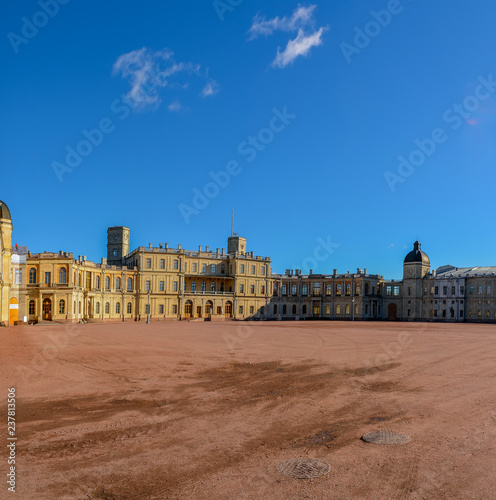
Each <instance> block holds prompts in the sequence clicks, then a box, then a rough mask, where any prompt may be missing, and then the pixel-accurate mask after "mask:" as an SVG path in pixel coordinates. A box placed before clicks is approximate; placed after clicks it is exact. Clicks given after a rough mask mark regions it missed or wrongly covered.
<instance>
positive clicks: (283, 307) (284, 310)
mask: <svg viewBox="0 0 496 500" xmlns="http://www.w3.org/2000/svg"><path fill="white" fill-rule="evenodd" d="M282 313H283V314H286V304H284V305H283V306H282Z"/></svg>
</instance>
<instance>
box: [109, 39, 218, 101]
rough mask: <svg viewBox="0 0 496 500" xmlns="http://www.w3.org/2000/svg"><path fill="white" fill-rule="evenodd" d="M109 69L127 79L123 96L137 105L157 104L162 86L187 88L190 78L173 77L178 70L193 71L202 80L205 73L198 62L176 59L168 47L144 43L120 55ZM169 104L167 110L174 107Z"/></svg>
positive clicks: (205, 78)
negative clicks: (179, 79)
mask: <svg viewBox="0 0 496 500" xmlns="http://www.w3.org/2000/svg"><path fill="white" fill-rule="evenodd" d="M112 72H113V74H114V75H120V76H121V77H122V78H124V79H127V80H128V82H129V85H130V87H131V88H130V90H129V92H128V93H127V94H126V98H127V100H128V101H130V102H131V103H132V104H133V105H134V107H135V108H137V109H142V108H145V107H147V106H155V107H158V106H159V105H160V103H161V102H162V99H161V96H160V93H161V91H162V89H164V88H165V87H169V88H171V89H183V90H185V89H187V88H188V86H189V82H186V83H184V82H180V81H179V82H178V81H176V80H177V78H174V77H179V75H180V74H181V75H194V76H196V77H198V78H200V79H203V80H207V74H208V71H207V70H203V69H202V67H201V65H200V64H194V63H183V62H177V61H176V60H175V58H174V53H173V52H172V51H171V50H169V49H163V50H158V51H152V50H150V49H148V48H146V47H143V48H142V49H140V50H134V51H132V52H128V53H127V54H123V55H121V56H119V57H118V58H117V60H116V61H115V63H114V66H113V68H112ZM174 102H175V101H174ZM178 102H179V101H178ZM172 104H173V103H172ZM172 104H171V105H169V106H168V108H169V110H171V111H177V108H176V107H175V106H172ZM171 106H172V109H171Z"/></svg>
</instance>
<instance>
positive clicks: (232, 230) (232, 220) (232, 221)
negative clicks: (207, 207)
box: [231, 210, 234, 236]
mask: <svg viewBox="0 0 496 500" xmlns="http://www.w3.org/2000/svg"><path fill="white" fill-rule="evenodd" d="M231 236H234V210H233V211H232V216H231Z"/></svg>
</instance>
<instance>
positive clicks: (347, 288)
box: [346, 283, 351, 295]
mask: <svg viewBox="0 0 496 500" xmlns="http://www.w3.org/2000/svg"><path fill="white" fill-rule="evenodd" d="M350 294H351V284H350V283H346V295H350Z"/></svg>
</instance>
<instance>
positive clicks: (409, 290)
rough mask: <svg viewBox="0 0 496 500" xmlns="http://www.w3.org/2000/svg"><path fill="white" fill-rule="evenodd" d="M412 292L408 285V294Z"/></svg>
mask: <svg viewBox="0 0 496 500" xmlns="http://www.w3.org/2000/svg"><path fill="white" fill-rule="evenodd" d="M411 294H412V289H411V288H410V287H408V295H411Z"/></svg>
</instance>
